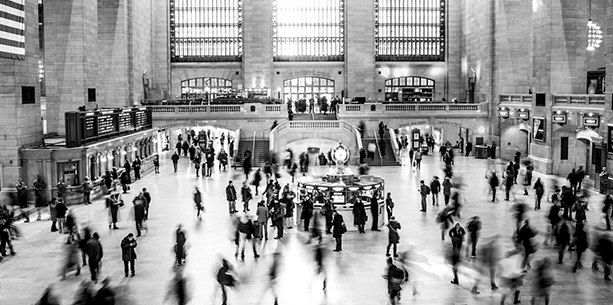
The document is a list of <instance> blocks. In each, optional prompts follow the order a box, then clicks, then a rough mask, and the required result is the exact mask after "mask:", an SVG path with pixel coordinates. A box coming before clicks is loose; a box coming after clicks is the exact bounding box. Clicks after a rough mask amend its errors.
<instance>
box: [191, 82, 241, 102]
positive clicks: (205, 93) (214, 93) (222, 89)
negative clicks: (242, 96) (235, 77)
mask: <svg viewBox="0 0 613 305" xmlns="http://www.w3.org/2000/svg"><path fill="white" fill-rule="evenodd" d="M230 91H232V81H231V80H228V79H223V78H217V77H198V78H192V79H186V80H184V81H181V98H182V99H202V100H213V99H216V98H218V97H222V96H225V95H227V94H228V93H229V92H230Z"/></svg>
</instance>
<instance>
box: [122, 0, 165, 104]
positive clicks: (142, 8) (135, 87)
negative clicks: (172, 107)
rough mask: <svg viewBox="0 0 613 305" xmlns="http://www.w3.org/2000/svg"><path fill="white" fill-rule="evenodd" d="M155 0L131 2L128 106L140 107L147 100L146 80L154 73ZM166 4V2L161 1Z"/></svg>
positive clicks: (129, 17) (129, 14) (129, 11)
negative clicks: (153, 7)
mask: <svg viewBox="0 0 613 305" xmlns="http://www.w3.org/2000/svg"><path fill="white" fill-rule="evenodd" d="M153 1H154V0H138V1H129V2H128V3H129V10H128V18H127V19H128V20H130V24H129V26H128V51H129V55H128V60H129V62H130V65H129V67H128V68H129V70H128V79H129V80H130V95H129V98H128V100H127V105H138V104H139V102H140V100H142V99H144V98H145V87H144V81H145V79H149V81H150V80H151V76H152V73H153V71H152V70H153V62H152V59H153V54H152V49H153V23H154V22H157V20H154V19H153V10H152V5H153V4H152V2H153ZM161 2H166V1H161Z"/></svg>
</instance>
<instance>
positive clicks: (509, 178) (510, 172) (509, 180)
mask: <svg viewBox="0 0 613 305" xmlns="http://www.w3.org/2000/svg"><path fill="white" fill-rule="evenodd" d="M505 174H506V176H505V177H504V179H505V180H504V186H505V189H504V194H505V197H504V200H505V201H509V197H510V195H511V189H512V188H513V181H514V179H515V168H514V165H513V162H509V166H507V170H506V172H505ZM490 186H491V185H490Z"/></svg>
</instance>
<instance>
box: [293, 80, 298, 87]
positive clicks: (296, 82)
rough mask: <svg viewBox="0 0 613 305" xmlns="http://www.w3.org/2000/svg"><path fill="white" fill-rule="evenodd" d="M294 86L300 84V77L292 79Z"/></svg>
mask: <svg viewBox="0 0 613 305" xmlns="http://www.w3.org/2000/svg"><path fill="white" fill-rule="evenodd" d="M292 86H298V79H297V78H294V79H292Z"/></svg>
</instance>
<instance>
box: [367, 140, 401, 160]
mask: <svg viewBox="0 0 613 305" xmlns="http://www.w3.org/2000/svg"><path fill="white" fill-rule="evenodd" d="M379 141H384V142H385V156H384V157H383V159H381V158H380V157H379V152H378V151H377V152H375V160H374V161H371V160H370V159H368V158H366V159H364V162H366V163H368V165H369V166H398V165H400V164H398V163H397V162H396V157H395V156H394V151H393V149H392V143H391V142H390V139H389V138H388V137H386V138H384V139H383V140H381V139H379ZM371 142H375V138H362V146H363V147H364V149H366V150H367V151H368V144H370V143H371ZM375 144H376V143H375ZM379 149H380V147H379ZM381 154H383V151H381ZM367 155H368V153H367Z"/></svg>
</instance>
